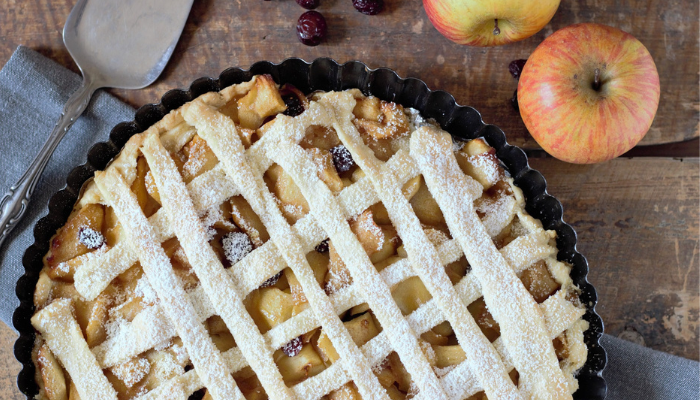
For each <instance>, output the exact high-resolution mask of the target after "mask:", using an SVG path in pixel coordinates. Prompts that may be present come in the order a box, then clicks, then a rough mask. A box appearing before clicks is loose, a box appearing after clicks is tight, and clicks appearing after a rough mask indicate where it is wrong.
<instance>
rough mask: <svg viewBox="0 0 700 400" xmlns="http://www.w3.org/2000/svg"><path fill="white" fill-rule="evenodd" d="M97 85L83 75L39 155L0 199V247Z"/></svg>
mask: <svg viewBox="0 0 700 400" xmlns="http://www.w3.org/2000/svg"><path fill="white" fill-rule="evenodd" d="M97 89H98V87H97V86H95V85H94V84H93V82H92V80H91V79H89V78H88V77H85V79H83V83H82V85H81V86H80V88H78V90H77V91H76V92H75V93H73V95H71V97H70V98H69V99H68V102H66V105H65V106H64V107H63V112H62V113H61V116H60V117H59V119H58V122H57V123H56V126H55V127H54V128H53V131H52V132H51V134H50V135H49V138H48V139H47V140H46V142H45V143H44V145H43V146H42V147H41V150H40V151H39V154H37V156H36V157H35V158H34V161H32V163H31V165H30V166H29V168H28V169H27V171H26V172H25V173H24V175H22V177H21V178H20V179H19V181H17V183H15V184H14V185H12V186H11V187H10V189H9V190H8V191H7V193H6V194H5V196H4V197H3V198H2V200H0V247H2V244H3V242H4V241H5V239H6V238H7V237H8V236H9V234H10V232H11V231H12V229H13V228H14V227H15V226H17V224H18V222H19V221H20V220H21V219H22V217H23V216H24V214H25V212H26V211H27V208H28V206H29V199H30V198H31V197H32V193H33V192H34V188H35V187H36V184H37V182H38V181H39V178H40V177H41V173H42V172H43V171H44V168H46V164H47V163H48V162H49V159H50V158H51V155H52V154H53V152H54V150H56V147H57V146H58V144H59V143H60V142H61V139H63V136H65V134H66V133H67V132H68V130H69V129H70V127H71V126H72V125H73V123H74V122H75V121H76V120H77V119H78V117H80V115H81V114H82V113H83V111H85V108H86V107H87V105H88V103H89V102H90V98H91V97H92V94H93V93H95V90H97Z"/></svg>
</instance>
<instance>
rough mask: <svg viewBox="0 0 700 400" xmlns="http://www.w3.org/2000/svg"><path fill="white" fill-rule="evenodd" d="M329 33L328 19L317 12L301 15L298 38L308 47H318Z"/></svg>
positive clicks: (298, 22)
mask: <svg viewBox="0 0 700 400" xmlns="http://www.w3.org/2000/svg"><path fill="white" fill-rule="evenodd" d="M326 33H328V26H327V25H326V19H325V18H323V15H321V13H319V12H317V11H307V12H305V13H303V14H301V17H299V21H297V36H298V37H299V40H301V42H302V43H304V44H305V45H307V46H317V45H318V44H319V43H321V40H323V39H324V38H325V37H326Z"/></svg>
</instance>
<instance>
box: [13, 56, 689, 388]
mask: <svg viewBox="0 0 700 400" xmlns="http://www.w3.org/2000/svg"><path fill="white" fill-rule="evenodd" d="M79 84H80V77H79V76H77V75H76V74H74V73H72V72H70V71H68V70H66V69H65V68H63V67H62V66H60V65H58V64H56V63H54V62H53V61H51V60H49V59H47V58H45V57H43V56H41V55H40V54H38V53H36V52H34V51H33V50H30V49H28V48H26V47H23V46H20V47H18V48H17V51H15V53H14V54H13V56H12V58H11V59H10V61H8V63H7V64H6V65H5V67H3V69H2V71H0V171H3V172H4V173H3V174H0V191H1V192H4V191H5V190H6V189H7V188H9V187H10V186H11V185H12V184H14V183H15V181H16V180H17V179H18V178H19V177H20V176H21V175H22V173H23V172H24V170H25V168H26V167H27V166H28V165H29V163H30V162H31V158H32V157H33V156H34V155H35V154H36V153H37V151H38V149H39V147H40V146H41V145H42V144H43V142H44V140H45V138H46V136H48V134H49V132H50V131H51V129H52V128H53V125H54V123H55V122H56V119H57V118H58V116H59V114H60V112H61V110H62V108H63V104H64V103H65V102H66V100H67V99H68V96H69V95H70V94H71V93H73V91H75V90H76V89H77V87H78V85H79ZM154 100H155V99H154ZM133 117H134V110H133V109H131V108H130V107H128V106H126V105H125V104H123V103H121V102H120V101H119V100H117V99H115V98H114V97H112V96H110V95H108V94H106V93H105V92H98V93H97V95H96V96H95V98H94V99H93V101H92V104H91V105H90V106H89V107H88V109H87V111H86V113H85V114H83V116H82V117H80V119H79V120H78V121H77V122H76V123H75V125H74V126H73V128H71V131H70V132H69V133H68V135H67V136H66V138H65V140H64V141H63V142H62V143H61V145H59V147H58V149H56V152H55V153H54V156H53V157H52V159H51V161H50V162H49V165H48V167H47V169H46V171H45V172H44V176H43V177H42V179H41V180H40V181H39V184H38V186H37V189H36V192H35V194H34V197H33V199H32V202H31V205H30V207H29V210H28V211H27V212H28V215H27V216H26V217H25V219H24V220H23V222H21V223H20V226H19V227H18V228H17V229H16V230H15V232H14V234H13V235H12V237H10V238H8V240H7V241H6V242H5V244H4V245H3V247H4V249H0V319H2V321H3V322H5V323H6V324H7V325H9V326H12V313H13V312H14V310H15V308H16V307H17V305H18V303H19V302H18V301H17V298H16V297H15V293H14V288H15V283H16V281H17V279H18V278H19V277H20V276H21V275H22V274H23V272H24V268H23V267H22V256H23V254H24V250H25V249H26V248H27V247H29V246H30V245H31V244H32V243H33V242H34V236H33V232H32V227H33V226H34V224H35V223H36V221H37V220H38V219H39V218H41V217H42V216H44V215H46V213H47V212H48V210H47V206H46V205H47V203H48V199H49V197H50V196H51V195H52V194H53V193H55V192H56V191H58V190H59V189H61V188H62V187H63V186H65V183H66V182H65V179H66V176H67V175H68V172H69V171H70V170H71V169H72V168H73V167H75V166H77V165H80V164H82V163H84V162H85V160H86V155H87V150H88V149H89V148H90V146H92V144H94V143H95V142H99V141H105V140H107V136H108V134H109V131H110V130H111V128H112V127H113V126H114V125H116V124H117V123H119V122H122V121H127V120H132V119H133ZM602 344H603V346H604V347H605V349H606V350H607V351H608V367H607V368H606V370H605V372H604V373H603V375H604V377H605V379H606V380H607V382H608V397H607V399H608V400H628V399H634V400H661V399H675V400H691V399H692V400H697V399H698V398H699V396H700V369H699V368H698V363H697V362H696V361H691V360H687V359H684V358H680V357H675V356H672V355H670V354H666V353H661V352H658V351H654V350H651V349H647V348H644V347H641V346H638V345H636V344H633V343H631V342H627V341H624V340H621V339H618V338H615V337H612V336H608V335H604V336H603V339H602Z"/></svg>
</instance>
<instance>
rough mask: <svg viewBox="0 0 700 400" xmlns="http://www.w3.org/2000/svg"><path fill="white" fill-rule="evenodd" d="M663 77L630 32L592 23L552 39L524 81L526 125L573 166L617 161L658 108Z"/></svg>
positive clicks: (520, 103) (521, 103)
mask: <svg viewBox="0 0 700 400" xmlns="http://www.w3.org/2000/svg"><path fill="white" fill-rule="evenodd" d="M659 93H660V85H659V74H658V72H657V71H656V64H654V60H653V58H652V57H651V54H649V51H648V50H647V49H646V47H644V45H643V44H642V43H641V42H640V41H639V40H637V39H636V38H634V37H633V36H632V35H630V34H629V33H626V32H623V31H621V30H619V29H616V28H613V27H610V26H606V25H600V24H593V23H583V24H576V25H571V26H568V27H566V28H563V29H560V30H558V31H556V32H554V34H552V35H551V36H549V37H548V38H547V39H545V40H544V41H543V42H542V43H541V44H540V45H539V46H538V47H537V49H535V51H534V52H533V53H532V55H531V56H530V58H528V60H527V63H526V64H525V67H524V68H523V71H522V74H521V75H520V82H518V106H519V107H520V115H521V116H522V118H523V121H524V122H525V126H526V127H527V129H528V131H530V134H531V135H532V137H533V138H535V140H536V141H537V143H539V145H540V146H542V148H543V149H544V150H545V151H546V152H547V153H549V154H551V155H552V156H554V157H556V158H558V159H560V160H563V161H568V162H571V163H577V164H591V163H597V162H601V161H606V160H610V159H612V158H615V157H617V156H619V155H621V154H623V153H624V152H626V151H628V150H629V149H631V148H632V147H634V146H635V145H636V144H637V143H638V142H639V141H640V140H641V139H642V137H644V135H645V134H646V133H647V131H648V130H649V127H650V126H651V123H652V121H653V120H654V115H655V114H656V109H657V108H658V105H659Z"/></svg>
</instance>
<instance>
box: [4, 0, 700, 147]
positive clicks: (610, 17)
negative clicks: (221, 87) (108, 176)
mask: <svg viewBox="0 0 700 400" xmlns="http://www.w3.org/2000/svg"><path fill="white" fill-rule="evenodd" d="M73 4H74V1H57V0H54V1H50V0H24V1H18V0H0V9H2V10H3V12H2V13H1V14H0V65H3V64H4V63H5V62H6V61H7V60H8V59H9V57H10V55H11V54H12V52H13V51H14V49H15V48H16V46H17V45H19V44H23V45H26V46H29V47H31V48H33V49H37V50H39V51H40V52H42V53H43V54H45V55H47V56H49V57H50V58H52V59H54V60H56V61H58V62H59V63H61V64H63V65H65V66H67V67H69V68H71V69H73V70H74V71H77V68H76V67H75V65H74V64H73V62H72V60H71V58H70V56H69V54H68V52H67V51H66V50H65V49H64V47H63V43H62V41H61V31H62V29H63V24H64V22H65V20H66V17H67V15H68V13H69V12H70V9H71V7H72V5H73ZM699 10H700V9H699V7H698V3H697V1H694V0H646V1H642V0H624V1H614V2H613V1H611V0H608V1H603V0H581V1H566V0H565V1H562V4H561V6H560V8H559V10H558V12H557V14H556V15H555V16H554V18H553V20H552V21H551V23H550V24H549V25H547V26H546V27H545V28H544V29H543V30H542V31H541V32H540V33H538V34H536V35H535V36H533V37H531V38H529V39H526V40H524V41H522V42H519V43H515V44H511V45H508V46H501V47H496V48H489V49H482V48H469V47H465V46H460V45H457V44H454V43H452V42H450V41H449V40H447V39H445V38H443V37H442V36H441V35H440V34H439V33H438V32H437V31H436V30H435V28H433V26H432V24H431V23H430V21H429V20H428V18H427V16H426V14H425V11H424V10H423V7H422V3H421V0H386V9H385V11H384V12H382V13H381V14H379V15H376V16H367V15H363V14H360V13H358V12H357V11H355V9H354V8H353V7H352V5H351V2H350V0H321V6H320V8H319V9H318V11H320V12H321V13H323V14H324V15H325V17H326V19H327V21H328V26H329V37H328V40H327V41H326V42H325V43H322V44H321V45H320V46H318V47H307V46H304V45H302V44H301V43H299V41H298V40H297V38H296V33H295V28H294V27H295V25H296V19H297V18H298V16H299V15H301V14H302V12H303V11H304V10H303V9H302V8H301V7H299V6H298V5H297V4H296V2H294V1H293V0H272V1H262V0H246V1H243V0H237V1H231V0H199V1H196V2H195V5H194V8H193V10H192V13H191V15H190V18H189V20H188V22H187V25H186V26H185V30H184V34H183V36H182V38H181V40H180V42H179V44H178V46H177V48H176V50H175V53H174V55H173V58H172V61H171V62H170V64H169V65H168V67H167V68H166V70H165V72H164V74H163V76H162V77H161V78H160V79H159V80H158V81H157V82H156V83H155V84H154V85H153V86H151V87H150V88H148V89H145V90H141V91H124V90H112V92H113V93H114V94H116V95H117V96H118V97H120V98H122V99H124V100H125V101H126V102H128V103H130V104H132V105H134V106H140V105H142V104H145V103H149V102H154V101H157V100H158V99H159V98H160V96H161V95H162V94H163V93H165V92H166V91H167V90H169V89H172V88H176V87H186V86H187V85H188V84H189V83H190V82H191V81H192V80H193V79H194V78H196V77H200V76H205V75H207V76H217V75H218V74H219V73H220V72H221V71H222V70H223V69H225V68H227V67H231V66H241V67H244V68H247V67H249V66H250V65H251V64H252V63H254V62H255V61H260V60H269V61H273V62H279V61H282V60H284V59H285V58H288V57H301V58H303V59H306V60H313V59H315V58H317V57H332V58H334V59H336V60H338V61H341V62H344V61H349V60H360V61H363V62H365V63H367V64H368V65H369V66H370V67H373V68H376V67H389V68H393V69H395V70H396V71H397V72H398V73H399V74H400V75H401V76H404V77H406V76H412V77H417V78H420V79H423V80H424V81H425V82H426V83H427V84H428V85H429V86H430V87H431V88H433V89H442V90H446V91H448V92H449V93H452V94H453V95H454V96H455V98H456V99H457V101H458V102H459V103H461V104H468V105H472V106H474V107H475V108H476V109H477V110H479V111H480V112H481V113H482V115H483V118H484V120H485V121H486V122H489V123H495V124H497V125H499V126H500V127H501V128H503V130H504V131H505V132H506V133H507V135H508V139H509V141H510V142H511V143H514V144H517V145H520V146H523V147H526V148H536V147H537V146H536V143H534V141H533V140H532V138H531V137H530V136H529V134H528V133H527V130H526V129H525V126H524V125H523V123H522V120H521V119H520V117H519V115H518V113H517V112H516V111H515V110H514V109H513V108H512V107H511V105H510V103H509V99H510V98H511V97H512V96H513V91H514V90H515V88H516V87H517V83H516V81H515V80H514V79H513V78H511V77H510V74H509V73H508V63H509V62H510V61H512V60H514V59H519V58H527V57H528V55H529V54H530V53H531V52H532V51H533V50H534V49H535V47H537V45H538V44H539V43H540V42H541V41H542V40H543V39H544V38H545V37H546V36H548V35H550V34H551V33H552V32H554V31H555V30H557V29H560V28H563V27H565V26H567V25H570V24H573V23H577V22H591V21H594V22H598V23H602V24H607V25H611V26H615V27H618V28H620V29H623V30H625V31H627V32H630V33H631V34H632V35H634V36H636V37H637V38H638V39H639V40H641V41H642V43H644V44H645V45H646V46H647V48H648V49H649V51H650V52H651V54H652V56H653V57H654V60H655V61H656V65H657V67H658V70H659V75H660V77H661V90H662V92H661V102H660V105H659V112H658V113H657V116H656V120H655V121H654V124H653V125H652V128H651V130H650V131H649V133H648V134H647V135H646V137H645V138H644V139H643V141H642V142H641V143H642V144H646V145H648V144H659V143H670V142H677V141H681V140H687V139H690V138H693V137H697V136H698V135H700V131H699V129H700V127H699V125H698V115H699V112H700V111H699V110H700V105H699V101H700V100H699V96H700V95H699V93H698V64H699V59H698V29H699V28H698V27H699V22H698V18H699V17H698V16H699Z"/></svg>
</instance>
